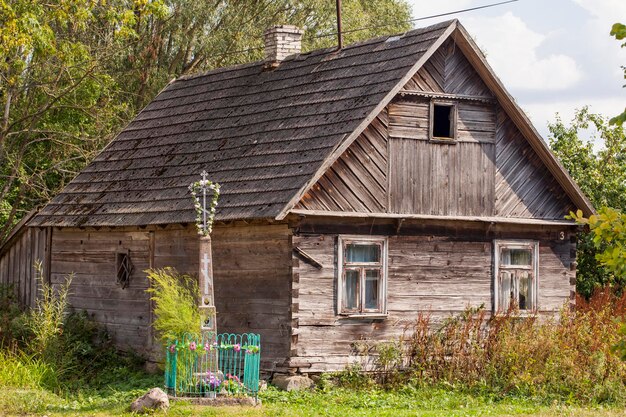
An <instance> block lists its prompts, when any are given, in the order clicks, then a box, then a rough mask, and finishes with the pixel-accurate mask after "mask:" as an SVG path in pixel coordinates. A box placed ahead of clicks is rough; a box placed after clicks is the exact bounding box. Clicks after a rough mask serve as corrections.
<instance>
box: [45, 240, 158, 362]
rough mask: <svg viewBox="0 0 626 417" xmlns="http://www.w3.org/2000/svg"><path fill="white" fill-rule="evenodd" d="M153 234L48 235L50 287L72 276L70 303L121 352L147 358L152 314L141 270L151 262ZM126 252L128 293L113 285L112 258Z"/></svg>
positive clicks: (126, 289) (114, 274)
mask: <svg viewBox="0 0 626 417" xmlns="http://www.w3.org/2000/svg"><path fill="white" fill-rule="evenodd" d="M151 242H154V232H151V231H141V230H138V229H137V230H135V229H119V230H98V231H96V230H89V231H88V230H80V229H55V230H54V232H53V234H52V253H51V274H50V279H51V282H52V284H54V285H60V284H63V283H64V282H65V280H66V277H67V276H68V275H70V274H73V279H72V286H71V294H70V297H69V302H70V304H71V305H72V307H74V308H75V309H76V310H85V311H86V312H87V313H88V314H89V316H90V317H91V318H93V319H94V320H96V321H97V322H99V323H101V324H104V325H105V326H106V327H107V329H108V330H109V332H110V334H111V336H112V338H113V341H114V342H115V343H116V345H117V346H119V347H120V348H122V349H125V350H128V349H133V350H135V351H137V353H139V354H142V355H146V356H149V355H150V353H151V348H152V340H151V331H150V323H151V309H150V302H149V296H148V294H147V293H146V292H145V291H146V289H147V288H148V279H147V278H146V274H145V272H144V271H145V270H146V269H148V268H149V267H150V266H151V265H152V262H153V255H154V251H153V249H152V248H153V246H152V244H151ZM126 250H128V251H129V254H130V260H131V263H132V265H133V270H132V274H131V278H130V282H129V285H128V287H127V288H125V289H122V287H121V286H120V285H119V284H118V283H117V278H116V270H115V254H116V252H118V251H126Z"/></svg>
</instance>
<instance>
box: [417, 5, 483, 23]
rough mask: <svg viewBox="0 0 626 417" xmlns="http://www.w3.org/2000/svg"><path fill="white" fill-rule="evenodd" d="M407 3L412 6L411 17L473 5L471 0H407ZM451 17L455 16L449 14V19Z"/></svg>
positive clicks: (440, 12)
mask: <svg viewBox="0 0 626 417" xmlns="http://www.w3.org/2000/svg"><path fill="white" fill-rule="evenodd" d="M409 3H410V4H411V6H412V7H413V17H415V18H419V17H426V16H433V15H438V14H442V13H449V12H454V11H456V10H463V9H466V8H468V7H472V6H473V5H472V3H473V2H472V0H438V1H419V0H409ZM453 17H455V16H450V19H452V18H453ZM446 19H447V17H446ZM418 26H419V24H418Z"/></svg>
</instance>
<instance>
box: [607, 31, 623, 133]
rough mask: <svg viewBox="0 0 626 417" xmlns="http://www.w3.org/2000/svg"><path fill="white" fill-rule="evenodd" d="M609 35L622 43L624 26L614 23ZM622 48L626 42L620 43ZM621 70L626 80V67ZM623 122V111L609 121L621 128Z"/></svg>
mask: <svg viewBox="0 0 626 417" xmlns="http://www.w3.org/2000/svg"><path fill="white" fill-rule="evenodd" d="M610 34H611V36H615V39H617V40H618V41H623V40H624V39H626V25H624V24H622V23H615V24H614V25H613V27H611V33H610ZM624 47H626V42H623V43H622V48H624ZM622 69H623V70H624V79H626V67H625V66H622ZM625 87H626V85H625ZM624 122H626V110H624V112H623V113H622V114H619V115H617V116H615V117H613V118H612V119H611V120H610V123H611V124H615V125H618V126H622V125H623V124H624Z"/></svg>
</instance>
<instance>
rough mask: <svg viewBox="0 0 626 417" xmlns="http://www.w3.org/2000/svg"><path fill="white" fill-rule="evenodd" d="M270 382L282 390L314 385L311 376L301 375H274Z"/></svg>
mask: <svg viewBox="0 0 626 417" xmlns="http://www.w3.org/2000/svg"><path fill="white" fill-rule="evenodd" d="M272 384H273V385H274V386H275V387H277V388H280V389H282V390H284V391H301V390H305V389H310V388H312V387H314V386H315V382H313V380H312V379H311V378H308V377H306V376H302V375H274V377H273V378H272Z"/></svg>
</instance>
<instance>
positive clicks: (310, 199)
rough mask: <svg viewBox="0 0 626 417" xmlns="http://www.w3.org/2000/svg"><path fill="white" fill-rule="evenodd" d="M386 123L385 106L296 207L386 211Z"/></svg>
mask: <svg viewBox="0 0 626 417" xmlns="http://www.w3.org/2000/svg"><path fill="white" fill-rule="evenodd" d="M387 126H388V117H387V112H386V110H383V111H382V112H381V113H380V114H379V115H378V116H377V117H376V118H375V119H374V120H373V121H372V123H371V124H370V125H369V126H368V127H367V128H366V129H365V131H363V133H361V135H360V136H359V137H358V138H357V139H356V140H355V141H354V143H353V144H352V145H350V147H349V148H348V150H347V151H346V152H345V153H344V154H343V155H342V156H341V157H340V158H339V159H338V160H337V161H336V162H335V163H334V164H333V165H332V166H331V167H330V168H329V170H328V171H327V172H326V173H325V174H324V176H323V177H322V178H320V179H319V180H318V182H317V183H316V184H315V185H314V186H313V187H312V188H311V189H310V190H309V191H308V192H307V193H306V194H305V195H304V196H303V197H302V199H301V201H300V202H299V203H298V205H297V206H296V208H300V209H308V210H330V211H355V212H374V213H381V212H385V211H387V196H386V195H387Z"/></svg>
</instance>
